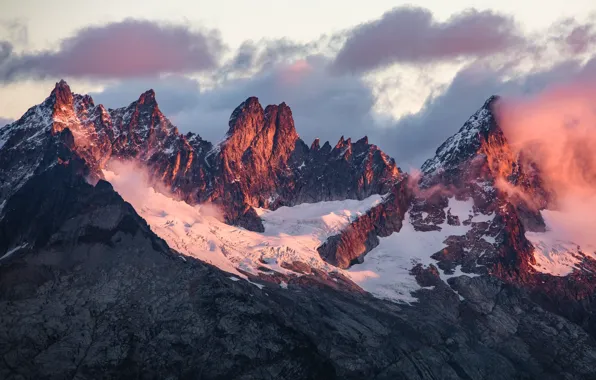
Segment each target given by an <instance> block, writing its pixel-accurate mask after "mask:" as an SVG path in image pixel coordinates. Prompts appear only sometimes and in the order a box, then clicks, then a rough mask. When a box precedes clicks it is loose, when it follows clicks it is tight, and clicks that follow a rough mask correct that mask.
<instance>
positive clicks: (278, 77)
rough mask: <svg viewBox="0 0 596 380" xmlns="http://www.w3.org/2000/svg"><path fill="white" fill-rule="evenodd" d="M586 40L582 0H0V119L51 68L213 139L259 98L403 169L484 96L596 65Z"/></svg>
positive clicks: (115, 102)
mask: <svg viewBox="0 0 596 380" xmlns="http://www.w3.org/2000/svg"><path fill="white" fill-rule="evenodd" d="M595 52H596V4H594V2H593V1H592V0H590V1H588V0H585V1H584V0H569V1H566V2H562V1H558V2H553V1H551V2H544V1H534V0H527V1H519V0H517V1H513V0H502V1H500V2H494V1H488V0H477V1H465V0H453V1H449V2H445V1H442V0H424V1H415V2H408V3H405V2H403V3H402V2H396V1H386V0H373V1H368V2H362V1H345V0H344V1H339V0H324V1H323V0H301V1H285V0H277V1H265V0H253V1H250V2H249V1H241V0H235V1H234V0H218V1H190V0H188V1H186V0H180V1H175V0H170V1H167V2H164V1H154V0H147V1H144V2H142V4H141V3H140V2H138V1H126V0H118V1H114V0H106V1H103V2H100V3H99V2H91V1H83V0H77V1H73V0H57V1H53V2H51V3H50V2H43V3H42V2H39V1H34V0H18V1H17V0H0V125H4V124H5V123H8V122H10V121H11V120H14V119H17V118H19V117H20V116H21V115H22V114H23V113H24V112H25V111H26V110H27V108H28V107H30V106H32V105H34V104H37V103H39V102H41V101H42V100H43V99H44V98H45V97H46V96H47V95H48V94H49V92H50V91H51V89H52V88H53V86H54V83H55V82H56V81H58V80H60V79H62V78H64V79H66V80H67V81H68V83H69V84H70V85H71V87H72V89H73V90H74V91H75V92H78V93H90V94H91V95H92V96H93V98H94V99H95V101H96V103H103V104H105V105H107V106H108V107H113V108H115V107H120V106H125V105H127V104H129V103H130V102H132V101H134V100H136V99H137V98H138V96H139V95H140V94H141V93H142V92H143V91H145V90H147V89H149V88H153V89H154V90H155V91H156V94H157V101H158V102H159V104H160V108H161V109H162V111H164V113H165V114H166V116H168V117H169V118H170V119H171V120H172V121H173V122H174V124H176V125H177V126H178V127H179V128H180V130H181V131H183V132H186V131H193V132H197V133H199V134H200V135H201V136H202V137H203V138H206V139H208V140H212V141H219V140H220V139H221V138H222V137H223V135H224V134H225V132H226V130H227V120H228V118H229V115H230V114H231V112H232V111H233V109H234V108H235V107H236V106H237V105H238V104H240V103H241V102H242V101H243V100H244V99H246V98H247V97H249V96H257V97H258V98H259V99H260V101H261V103H262V104H263V106H265V105H267V104H272V103H276V104H279V103H281V102H286V103H287V104H288V105H289V106H290V107H291V108H292V111H293V114H294V118H295V122H296V128H297V130H298V133H299V134H300V135H301V136H302V138H303V139H304V140H305V141H306V142H307V144H310V142H311V141H312V140H313V139H314V138H315V137H319V138H321V139H322V140H330V141H331V143H332V144H333V143H335V142H336V141H337V140H338V139H339V137H340V136H342V135H344V136H345V137H348V136H350V137H353V138H355V139H357V138H360V137H362V136H364V135H367V136H368V137H369V140H370V141H371V142H372V143H375V144H377V145H379V146H380V147H381V148H382V149H383V150H385V151H386V152H387V153H388V154H390V155H391V156H393V157H395V158H396V160H397V161H398V164H399V165H400V166H401V167H402V168H404V169H406V170H408V169H410V168H413V167H418V166H419V165H420V164H421V163H422V162H423V161H424V160H425V159H426V158H429V157H430V156H432V154H433V152H434V150H435V149H436V148H437V147H438V145H440V144H441V143H442V142H443V141H444V140H445V139H446V138H447V137H448V136H450V135H451V134H453V133H454V132H456V131H457V130H458V129H459V128H460V127H461V125H463V123H464V122H465V120H466V119H467V118H468V117H469V116H470V115H471V114H473V113H474V112H475V111H476V109H477V108H479V107H480V106H482V104H483V103H484V101H485V100H486V99H487V98H488V97H489V96H490V95H493V94H500V95H506V96H507V95H527V94H533V93H539V92H541V91H543V90H544V89H545V88H546V87H549V86H552V85H553V84H557V83H565V82H566V81H571V80H577V78H588V79H590V80H591V78H596V59H594V58H593V57H594V55H595Z"/></svg>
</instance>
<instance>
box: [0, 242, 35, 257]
mask: <svg viewBox="0 0 596 380" xmlns="http://www.w3.org/2000/svg"><path fill="white" fill-rule="evenodd" d="M28 245H29V244H28V243H24V244H21V245H19V246H17V247H14V248H12V249H10V250H8V251H7V252H6V253H5V254H4V256H2V257H0V261H1V260H4V259H7V258H8V257H10V256H11V255H12V254H13V253H15V252H17V251H19V250H21V249H23V248H26V247H27V246H28Z"/></svg>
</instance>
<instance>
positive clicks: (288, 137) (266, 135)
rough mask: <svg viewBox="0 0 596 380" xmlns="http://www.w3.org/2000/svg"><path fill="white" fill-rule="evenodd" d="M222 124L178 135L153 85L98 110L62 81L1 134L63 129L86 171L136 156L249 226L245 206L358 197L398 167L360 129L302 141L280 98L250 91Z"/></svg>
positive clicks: (387, 182)
mask: <svg viewBox="0 0 596 380" xmlns="http://www.w3.org/2000/svg"><path fill="white" fill-rule="evenodd" d="M228 125H229V130H228V132H227V134H226V136H225V138H224V140H223V141H222V142H221V143H219V144H217V145H213V144H212V143H210V142H208V141H205V140H203V139H201V137H200V136H198V135H196V134H193V133H188V134H186V135H183V134H181V133H180V132H179V131H178V129H177V128H176V127H174V126H173V125H172V124H171V123H170V121H169V120H168V119H167V118H166V117H165V116H164V115H163V114H162V112H161V111H160V109H159V106H158V104H157V101H156V100H155V93H154V92H153V91H152V90H149V91H147V92H145V93H144V94H142V95H141V96H140V97H139V99H138V100H137V101H135V102H133V103H131V104H130V105H129V106H127V107H123V108H118V109H106V108H105V107H103V106H102V105H95V104H94V102H93V100H92V99H91V98H90V97H89V96H81V95H78V94H73V93H72V92H71V90H70V88H69V87H68V85H67V84H66V83H65V82H64V81H62V82H60V83H58V84H57V85H56V88H55V89H54V90H53V91H52V94H51V96H50V97H49V98H48V99H46V101H45V102H44V103H42V104H41V105H39V106H36V107H33V108H32V109H30V110H29V111H28V112H27V113H26V114H25V115H24V116H23V118H22V119H20V120H19V121H17V122H15V123H13V124H11V125H10V126H9V127H7V128H5V130H3V131H2V132H3V135H2V136H3V137H2V138H3V139H4V140H6V141H7V143H8V144H9V146H10V145H14V144H22V145H23V149H33V148H32V147H33V145H32V144H28V143H25V141H27V142H29V141H30V140H28V139H30V138H31V136H29V134H35V138H36V139H37V140H38V142H37V144H42V143H45V141H46V139H45V138H44V137H45V135H46V134H47V133H49V134H51V135H53V136H55V135H57V134H59V133H61V132H62V131H63V130H64V129H68V130H69V131H70V133H71V134H72V135H73V139H74V145H73V149H74V150H75V151H76V152H77V154H78V155H79V156H80V157H82V158H83V159H85V160H86V161H87V162H88V163H89V166H90V167H91V168H92V169H93V171H94V173H92V175H95V176H98V177H99V176H100V174H99V172H100V171H101V169H104V168H105V167H106V165H108V163H109V161H110V159H112V158H115V159H118V160H135V161H138V162H139V163H142V164H143V165H144V166H146V167H147V168H148V169H149V171H150V172H151V175H152V178H153V180H154V181H156V182H159V183H160V184H163V185H165V186H166V187H168V189H169V190H170V191H171V192H173V193H174V194H176V195H177V196H178V197H179V198H180V199H183V200H185V201H187V202H189V203H202V202H206V201H210V202H213V203H215V204H218V205H220V206H221V207H222V208H223V210H224V214H225V218H226V220H227V221H228V222H229V223H232V224H238V225H241V226H243V227H246V228H248V229H251V230H257V231H262V228H263V227H262V225H261V222H260V220H259V218H258V216H257V215H256V213H255V212H254V209H253V207H265V208H271V209H275V208H278V207H280V206H291V205H295V204H298V203H303V202H318V201H329V200H342V199H348V198H355V199H363V198H366V197H368V196H370V195H372V194H383V193H386V192H387V191H388V190H389V189H390V188H391V186H392V185H393V184H394V183H395V182H397V181H398V180H399V179H400V178H401V175H402V174H401V172H400V169H399V168H398V167H397V166H396V164H395V162H394V160H393V159H391V158H390V157H388V156H387V155H386V154H385V153H383V152H382V151H381V150H380V149H378V147H377V146H375V145H372V144H369V143H368V140H367V139H366V138H363V139H360V140H358V141H357V142H355V143H352V141H351V139H347V140H344V138H343V137H342V138H341V139H340V140H339V142H338V143H337V145H336V146H335V147H331V145H329V143H328V142H327V143H325V144H324V145H323V146H319V142H318V140H317V141H315V142H313V144H312V146H311V147H310V148H309V147H308V146H307V145H306V144H305V143H304V142H303V141H302V140H300V138H299V137H298V134H297V133H296V129H295V127H294V121H293V119H292V111H291V110H290V108H289V107H288V106H287V105H286V104H285V103H282V104H280V105H278V106H275V105H271V106H267V107H266V108H265V109H264V110H263V108H262V107H261V105H260V104H259V101H258V99H257V98H255V97H251V98H248V99H247V100H246V101H245V102H243V103H242V104H241V105H240V106H238V107H237V108H236V109H235V110H234V111H233V113H232V116H231V117H230V120H229V123H228ZM17 140H18V141H17ZM25 145H27V146H25ZM25 172H29V171H28V169H23V173H25Z"/></svg>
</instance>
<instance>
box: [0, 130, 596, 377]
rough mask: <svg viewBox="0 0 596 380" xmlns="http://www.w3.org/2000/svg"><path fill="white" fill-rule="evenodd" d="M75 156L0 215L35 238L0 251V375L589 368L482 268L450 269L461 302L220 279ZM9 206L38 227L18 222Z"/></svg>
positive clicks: (592, 358) (579, 333)
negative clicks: (88, 176) (456, 274)
mask: <svg viewBox="0 0 596 380" xmlns="http://www.w3.org/2000/svg"><path fill="white" fill-rule="evenodd" d="M53 139H54V140H55V139H57V136H56V137H54V138H53ZM75 156H76V152H75V153H73V154H72V156H71V157H64V159H65V160H64V161H63V162H62V163H61V164H59V165H55V166H53V167H51V168H49V169H48V170H47V171H46V172H45V173H40V174H36V175H34V176H33V177H32V178H31V179H30V182H28V183H27V184H26V185H25V186H23V187H21V188H19V189H18V190H17V191H16V193H15V194H14V196H13V197H12V200H11V205H10V210H12V211H11V212H9V214H6V217H5V218H3V219H2V220H0V230H1V231H8V230H7V229H10V231H11V234H15V233H16V234H18V235H19V236H23V237H24V236H26V237H27V239H31V240H30V241H31V242H33V241H34V242H35V243H34V244H32V245H31V246H30V247H26V248H24V249H22V250H20V251H18V252H15V253H14V254H12V255H11V256H9V257H7V258H3V259H2V260H1V261H0V309H1V310H2V311H3V312H2V313H0V355H2V360H0V377H1V378H3V379H34V378H35V379H38V378H77V379H95V378H98V377H101V378H110V379H111V378H131V377H136V378H176V379H183V378H205V379H223V378H225V379H263V378H276V379H362V378H376V379H395V378H406V379H437V378H441V379H528V378H541V379H558V378H567V379H587V378H591V377H593V376H594V374H595V372H594V371H595V370H594V368H596V342H594V340H593V339H592V338H591V337H589V336H588V335H587V334H586V333H585V332H584V331H583V330H582V329H581V328H579V327H578V326H576V325H574V324H572V323H570V322H569V321H567V320H565V319H563V318H561V317H558V316H556V315H554V314H551V313H549V312H546V311H544V310H542V309H541V308H540V307H539V306H536V305H535V304H534V303H533V302H532V301H530V300H529V299H528V298H527V296H526V295H524V293H523V292H520V291H519V290H517V289H516V288H514V287H511V286H508V285H505V284H503V283H502V282H500V281H498V280H496V279H492V278H489V277H487V276H485V277H477V278H474V279H469V278H466V277H460V278H458V279H454V281H453V283H452V286H453V287H454V288H455V289H457V291H458V292H459V293H460V294H461V295H464V296H465V297H466V300H465V301H463V302H461V301H460V300H459V298H458V296H457V295H456V294H455V293H454V292H453V291H452V290H451V289H450V288H449V286H447V285H446V284H444V283H443V282H437V283H436V286H435V288H434V289H432V290H431V289H424V290H421V291H420V292H419V293H420V294H419V297H420V302H419V303H418V304H417V305H415V306H404V305H397V304H394V303H390V302H385V301H382V300H379V299H375V298H373V297H370V296H368V295H366V294H361V293H353V292H341V291H337V290H332V289H330V288H327V287H322V288H320V287H317V288H311V287H309V286H308V285H307V286H304V285H298V284H296V285H294V284H290V285H289V287H288V289H281V288H280V287H279V286H270V285H265V287H264V288H263V289H259V288H257V287H255V286H254V285H252V284H249V283H248V282H245V281H232V280H230V279H229V278H228V275H226V274H224V273H223V272H221V271H220V270H218V269H216V268H214V267H211V266H209V265H206V264H204V263H202V262H199V261H197V260H194V259H191V258H187V259H186V260H182V259H181V258H180V256H179V255H178V254H177V253H175V252H173V251H171V250H170V249H169V248H168V247H167V245H166V244H165V243H164V242H163V241H162V240H161V239H159V238H158V237H157V236H155V235H154V234H153V233H152V232H151V230H150V229H149V227H148V226H147V224H146V223H145V222H144V221H143V220H142V219H141V218H140V217H139V216H138V215H137V214H136V213H135V211H134V209H133V208H132V207H131V206H130V205H129V204H127V203H125V202H124V201H123V200H122V198H120V196H119V195H118V194H117V193H115V192H114V191H113V189H112V187H111V185H110V184H108V183H107V182H105V181H101V180H100V181H98V183H97V185H96V186H92V185H89V184H88V183H87V182H86V181H85V180H84V179H83V177H82V176H81V175H80V168H79V166H78V164H77V163H76V162H77V161H76V157H75ZM67 161H68V162H67ZM17 212H20V217H22V218H23V219H27V220H33V219H35V218H37V221H36V225H35V226H33V228H29V226H28V225H27V224H26V223H17V224H15V222H18V218H19V216H18V214H17ZM38 231H43V234H41V235H40V234H39V233H38ZM42 235H43V236H42ZM3 236H4V237H6V235H3ZM4 237H3V238H2V239H4ZM431 276H432V275H431Z"/></svg>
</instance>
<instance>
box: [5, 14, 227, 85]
mask: <svg viewBox="0 0 596 380" xmlns="http://www.w3.org/2000/svg"><path fill="white" fill-rule="evenodd" d="M222 50H223V44H222V42H221V40H220V38H219V36H218V35H217V34H215V33H214V32H206V33H204V32H198V31H193V30H190V29H189V28H187V27H186V26H181V25H167V24H164V25H162V24H158V23H155V22H151V21H140V20H132V19H129V20H124V21H122V22H116V23H110V24H106V25H101V26H93V27H89V28H85V29H81V30H79V31H78V32H77V33H76V34H75V35H74V36H72V37H70V38H67V39H65V40H63V41H62V42H61V44H60V47H59V49H58V50H57V51H52V52H50V51H45V52H41V53H35V54H26V55H21V56H12V57H11V59H10V60H8V61H7V62H6V63H5V65H4V67H0V77H2V78H3V79H4V80H13V79H15V77H19V76H40V77H44V76H69V77H93V78H128V77H142V76H149V75H156V74H161V73H190V72H197V71H201V70H205V69H209V68H212V67H214V66H216V64H217V60H218V58H219V55H220V53H221V52H222Z"/></svg>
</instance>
